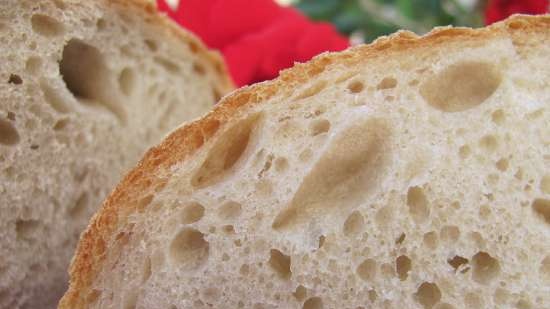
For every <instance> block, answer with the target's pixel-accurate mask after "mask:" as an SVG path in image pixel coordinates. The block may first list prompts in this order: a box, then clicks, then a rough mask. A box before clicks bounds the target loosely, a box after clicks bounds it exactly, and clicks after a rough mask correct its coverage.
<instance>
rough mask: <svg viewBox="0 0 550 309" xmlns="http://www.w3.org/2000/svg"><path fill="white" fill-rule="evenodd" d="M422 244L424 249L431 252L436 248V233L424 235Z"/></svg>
mask: <svg viewBox="0 0 550 309" xmlns="http://www.w3.org/2000/svg"><path fill="white" fill-rule="evenodd" d="M423 242H424V245H425V246H426V247H428V248H430V249H432V250H433V249H435V248H437V243H438V239H437V233H436V232H433V231H432V232H428V233H426V234H424V237H423Z"/></svg>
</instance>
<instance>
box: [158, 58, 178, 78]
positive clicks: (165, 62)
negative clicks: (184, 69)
mask: <svg viewBox="0 0 550 309" xmlns="http://www.w3.org/2000/svg"><path fill="white" fill-rule="evenodd" d="M153 60H154V61H155V62H156V63H157V64H159V65H160V66H161V67H163V68H164V69H165V70H166V71H168V72H169V73H172V74H177V73H179V72H180V67H179V65H177V64H176V63H175V62H173V61H172V60H169V59H166V58H164V57H154V58H153Z"/></svg>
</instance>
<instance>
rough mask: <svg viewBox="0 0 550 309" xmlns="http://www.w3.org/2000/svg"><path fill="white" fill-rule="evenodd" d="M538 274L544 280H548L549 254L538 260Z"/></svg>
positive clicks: (549, 270)
mask: <svg viewBox="0 0 550 309" xmlns="http://www.w3.org/2000/svg"><path fill="white" fill-rule="evenodd" d="M540 275H541V277H542V278H543V279H544V280H546V281H548V282H550V255H548V256H546V257H545V258H544V259H543V260H542V261H541V262H540Z"/></svg>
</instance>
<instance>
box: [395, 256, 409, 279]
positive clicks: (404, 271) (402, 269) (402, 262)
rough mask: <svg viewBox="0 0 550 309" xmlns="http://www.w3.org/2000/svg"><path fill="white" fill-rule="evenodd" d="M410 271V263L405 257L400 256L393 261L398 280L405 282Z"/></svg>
mask: <svg viewBox="0 0 550 309" xmlns="http://www.w3.org/2000/svg"><path fill="white" fill-rule="evenodd" d="M411 269H412V261H411V259H410V258H409V257H408V256H406V255H401V256H399V257H398V258H397V259H396V260H395V271H396V272H397V276H398V277H399V280H401V281H404V280H407V277H408V275H409V271H410V270H411Z"/></svg>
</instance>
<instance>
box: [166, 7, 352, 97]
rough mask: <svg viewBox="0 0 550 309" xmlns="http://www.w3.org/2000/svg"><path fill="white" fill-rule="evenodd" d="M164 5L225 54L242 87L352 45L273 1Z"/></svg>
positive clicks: (325, 26) (325, 25) (324, 26)
mask: <svg viewBox="0 0 550 309" xmlns="http://www.w3.org/2000/svg"><path fill="white" fill-rule="evenodd" d="M158 5H159V9H160V10H161V11H165V12H167V14H168V15H169V16H170V17H172V18H173V19H174V20H175V21H176V22H177V23H179V24H180V25H182V26H183V27H185V28H187V29H189V30H191V31H192V32H194V33H195V34H196V35H198V36H199V37H200V38H201V39H202V40H203V41H204V42H205V43H206V45H208V46H209V47H210V48H214V49H219V50H220V51H221V52H222V53H223V55H224V57H225V61H226V63H227V65H228V67H229V71H230V73H231V75H232V77H233V80H234V81H235V83H236V84H237V85H238V86H242V85H247V84H251V83H255V82H259V81H263V80H267V79H272V78H274V77H276V76H277V75H278V74H279V71H280V70H282V69H284V68H288V67H290V66H292V65H293V63H294V62H295V61H301V62H303V61H307V60H309V59H311V58H312V57H313V56H315V55H317V54H319V53H321V52H324V51H338V50H342V49H345V48H347V47H348V46H349V41H348V39H347V38H345V37H343V36H342V35H340V34H338V32H337V31H336V29H335V28H334V27H333V26H332V25H331V24H328V23H321V22H312V21H311V20H309V19H308V18H307V17H305V16H304V15H303V14H301V13H300V12H299V11H297V10H296V9H294V8H291V7H281V6H279V5H278V4H277V3H275V2H274V1H273V0H253V1H251V0H180V3H179V6H178V8H177V9H176V10H175V11H172V10H171V9H170V8H169V7H168V6H167V5H166V3H165V2H164V0H158Z"/></svg>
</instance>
